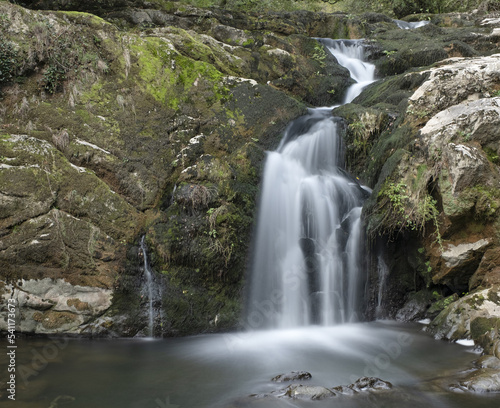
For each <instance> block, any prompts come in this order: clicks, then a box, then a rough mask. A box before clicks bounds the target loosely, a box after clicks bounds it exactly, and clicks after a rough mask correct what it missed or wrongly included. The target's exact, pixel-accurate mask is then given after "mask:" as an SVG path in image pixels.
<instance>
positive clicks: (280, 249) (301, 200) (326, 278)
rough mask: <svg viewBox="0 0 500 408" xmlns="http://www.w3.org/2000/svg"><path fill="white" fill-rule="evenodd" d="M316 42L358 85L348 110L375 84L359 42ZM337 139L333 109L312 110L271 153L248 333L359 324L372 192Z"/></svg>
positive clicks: (339, 128)
mask: <svg viewBox="0 0 500 408" xmlns="http://www.w3.org/2000/svg"><path fill="white" fill-rule="evenodd" d="M320 41H321V42H322V43H323V44H324V45H325V46H326V47H327V49H328V50H329V51H330V52H331V53H332V54H333V55H334V56H335V57H336V58H337V60H338V61H339V63H340V64H341V65H343V66H345V67H346V68H348V69H349V71H350V72H351V77H353V79H355V80H356V84H354V85H353V86H351V88H350V89H349V90H348V92H347V95H346V99H345V103H349V102H351V101H352V100H353V99H354V98H355V97H356V96H357V95H359V93H360V92H361V90H362V88H363V87H365V86H366V85H368V84H369V83H371V82H373V81H374V67H373V65H372V64H368V63H366V62H363V60H362V58H363V53H362V50H363V49H362V42H361V41H333V40H320ZM341 132H342V124H341V122H340V121H339V120H338V119H337V118H334V117H333V116H332V115H331V113H330V109H325V108H318V109H311V110H310V112H309V114H308V115H306V116H304V117H301V118H299V119H297V120H295V121H293V122H292V123H291V124H290V125H289V126H288V128H287V130H286V131H285V134H284V137H283V139H282V141H281V144H280V146H279V147H278V149H277V150H276V151H273V152H269V153H268V156H267V161H266V165H265V169H264V174H263V184H262V190H261V201H260V209H259V217H258V224H257V231H256V237H255V239H256V241H255V247H254V258H253V263H252V269H251V277H250V288H249V298H248V308H247V309H248V310H247V313H248V316H247V321H248V323H249V325H250V326H251V327H252V328H286V327H296V326H306V325H311V324H319V325H332V324H335V323H344V322H351V321H356V320H358V317H359V315H360V313H361V308H362V302H363V294H364V285H365V281H366V276H365V273H364V272H363V270H364V268H363V266H362V259H363V251H364V250H363V242H364V239H363V232H362V227H361V219H360V217H361V207H362V204H363V201H364V200H365V199H366V198H367V197H368V195H369V190H368V189H367V188H364V187H362V186H360V185H359V183H358V182H357V181H356V180H355V179H354V178H353V177H351V176H350V175H349V174H348V173H347V172H346V171H345V169H344V160H343V156H344V154H343V147H342V138H341V135H342V133H341Z"/></svg>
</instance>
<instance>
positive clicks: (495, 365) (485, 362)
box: [475, 355, 500, 371]
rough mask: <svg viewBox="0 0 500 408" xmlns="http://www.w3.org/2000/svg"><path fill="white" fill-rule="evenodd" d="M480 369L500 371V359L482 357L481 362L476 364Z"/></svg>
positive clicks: (489, 356)
mask: <svg viewBox="0 0 500 408" xmlns="http://www.w3.org/2000/svg"><path fill="white" fill-rule="evenodd" d="M475 364H476V365H477V366H478V367H479V368H491V369H492V370H499V371H500V359H499V358H498V357H495V356H491V355H485V356H481V357H480V358H479V360H477V361H476V362H475Z"/></svg>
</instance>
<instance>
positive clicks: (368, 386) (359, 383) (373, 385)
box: [349, 377, 392, 392]
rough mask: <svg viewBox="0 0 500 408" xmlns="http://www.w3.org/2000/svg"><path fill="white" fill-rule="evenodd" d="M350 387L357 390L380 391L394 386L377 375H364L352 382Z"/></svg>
mask: <svg viewBox="0 0 500 408" xmlns="http://www.w3.org/2000/svg"><path fill="white" fill-rule="evenodd" d="M349 387H350V388H352V389H353V390H354V391H357V392H362V391H380V390H390V389H391V388H392V384H391V383H390V382H388V381H384V380H381V379H380V378H377V377H362V378H359V379H358V380H356V382H355V383H354V384H351V385H350V386H349Z"/></svg>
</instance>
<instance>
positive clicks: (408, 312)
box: [396, 291, 432, 322]
mask: <svg viewBox="0 0 500 408" xmlns="http://www.w3.org/2000/svg"><path fill="white" fill-rule="evenodd" d="M431 303H432V294H431V293H430V292H429V291H421V292H417V293H413V294H410V296H409V298H408V301H407V302H406V303H405V305H404V306H403V307H402V308H401V309H399V310H398V312H397V314H396V319H397V320H400V321H404V322H409V321H412V320H417V319H421V318H423V317H424V316H425V315H426V311H427V309H428V308H429V306H430V305H431Z"/></svg>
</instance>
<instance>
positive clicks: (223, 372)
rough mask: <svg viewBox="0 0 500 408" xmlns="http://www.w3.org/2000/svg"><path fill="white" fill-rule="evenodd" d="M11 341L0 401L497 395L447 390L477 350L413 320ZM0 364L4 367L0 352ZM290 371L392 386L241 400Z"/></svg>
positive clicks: (478, 406)
mask: <svg viewBox="0 0 500 408" xmlns="http://www.w3.org/2000/svg"><path fill="white" fill-rule="evenodd" d="M17 344H18V349H17V390H16V391H17V394H16V402H14V403H13V402H11V401H9V400H6V394H5V392H4V391H3V389H2V391H1V394H2V400H1V402H0V406H1V407H2V408H3V407H23V408H24V407H25V408H31V407H36V408H61V407H67V408H83V407H85V408H89V407H103V408H104V407H106V408H115V407H131V408H135V407H138V408H139V407H141V408H142V407H144V408H164V407H170V408H174V407H177V408H181V407H182V408H198V407H200V408H201V407H203V408H204V407H207V408H210V407H263V408H268V407H269V408H271V407H278V408H279V407H316V408H324V407H340V408H351V407H353V408H354V407H367V408H382V407H412V408H413V407H415V408H420V407H422V408H431V407H450V408H451V407H461V408H469V407H470V408H472V407H474V408H498V407H499V406H500V403H499V402H500V396H498V395H470V394H463V393H453V392H450V391H447V389H446V386H448V385H449V384H451V383H453V382H454V381H456V379H454V378H453V377H450V375H453V374H456V372H457V371H461V370H464V369H465V368H467V367H471V366H472V364H471V363H472V361H473V360H474V359H476V358H478V354H475V353H474V352H473V350H472V348H471V347H464V346H460V345H457V344H450V343H447V342H444V341H436V340H434V339H433V338H432V337H430V336H429V335H428V334H426V333H424V332H423V331H422V326H420V325H402V324H397V323H394V322H373V323H359V324H347V325H341V326H333V327H315V326H312V327H306V328H300V329H291V330H269V331H261V332H258V331H257V332H248V333H233V334H217V335H203V336H193V337H187V338H177V339H161V340H157V339H155V340H139V339H119V340H116V339H114V340H64V339H45V340H42V339H20V340H18V343H17ZM0 363H1V364H2V366H3V367H6V366H7V361H6V359H5V357H4V356H2V358H1V361H0ZM293 370H306V371H309V372H310V373H311V374H312V376H313V378H312V380H309V381H308V382H303V383H307V384H310V385H321V386H325V387H334V386H338V385H348V384H351V383H353V382H354V381H355V380H356V379H357V378H359V377H362V376H366V375H368V376H377V377H380V378H382V379H384V380H386V381H390V382H392V383H393V385H394V388H393V390H392V391H390V392H380V393H376V394H370V393H365V394H363V395H357V396H354V397H347V396H338V397H334V398H333V399H327V400H323V401H300V400H291V399H288V398H280V399H278V398H275V397H269V398H264V399H256V398H249V397H248V396H249V395H250V394H263V393H269V392H272V391H274V390H277V389H280V388H284V387H285V386H286V384H285V385H283V384H277V383H273V382H271V381H270V379H271V378H272V377H274V376H276V375H277V374H280V373H285V372H289V371H293ZM6 371H7V370H6V369H5V370H4V373H6ZM2 381H4V378H2ZM442 387H444V388H442ZM2 388H3V387H2ZM169 404H170V405H169Z"/></svg>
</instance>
